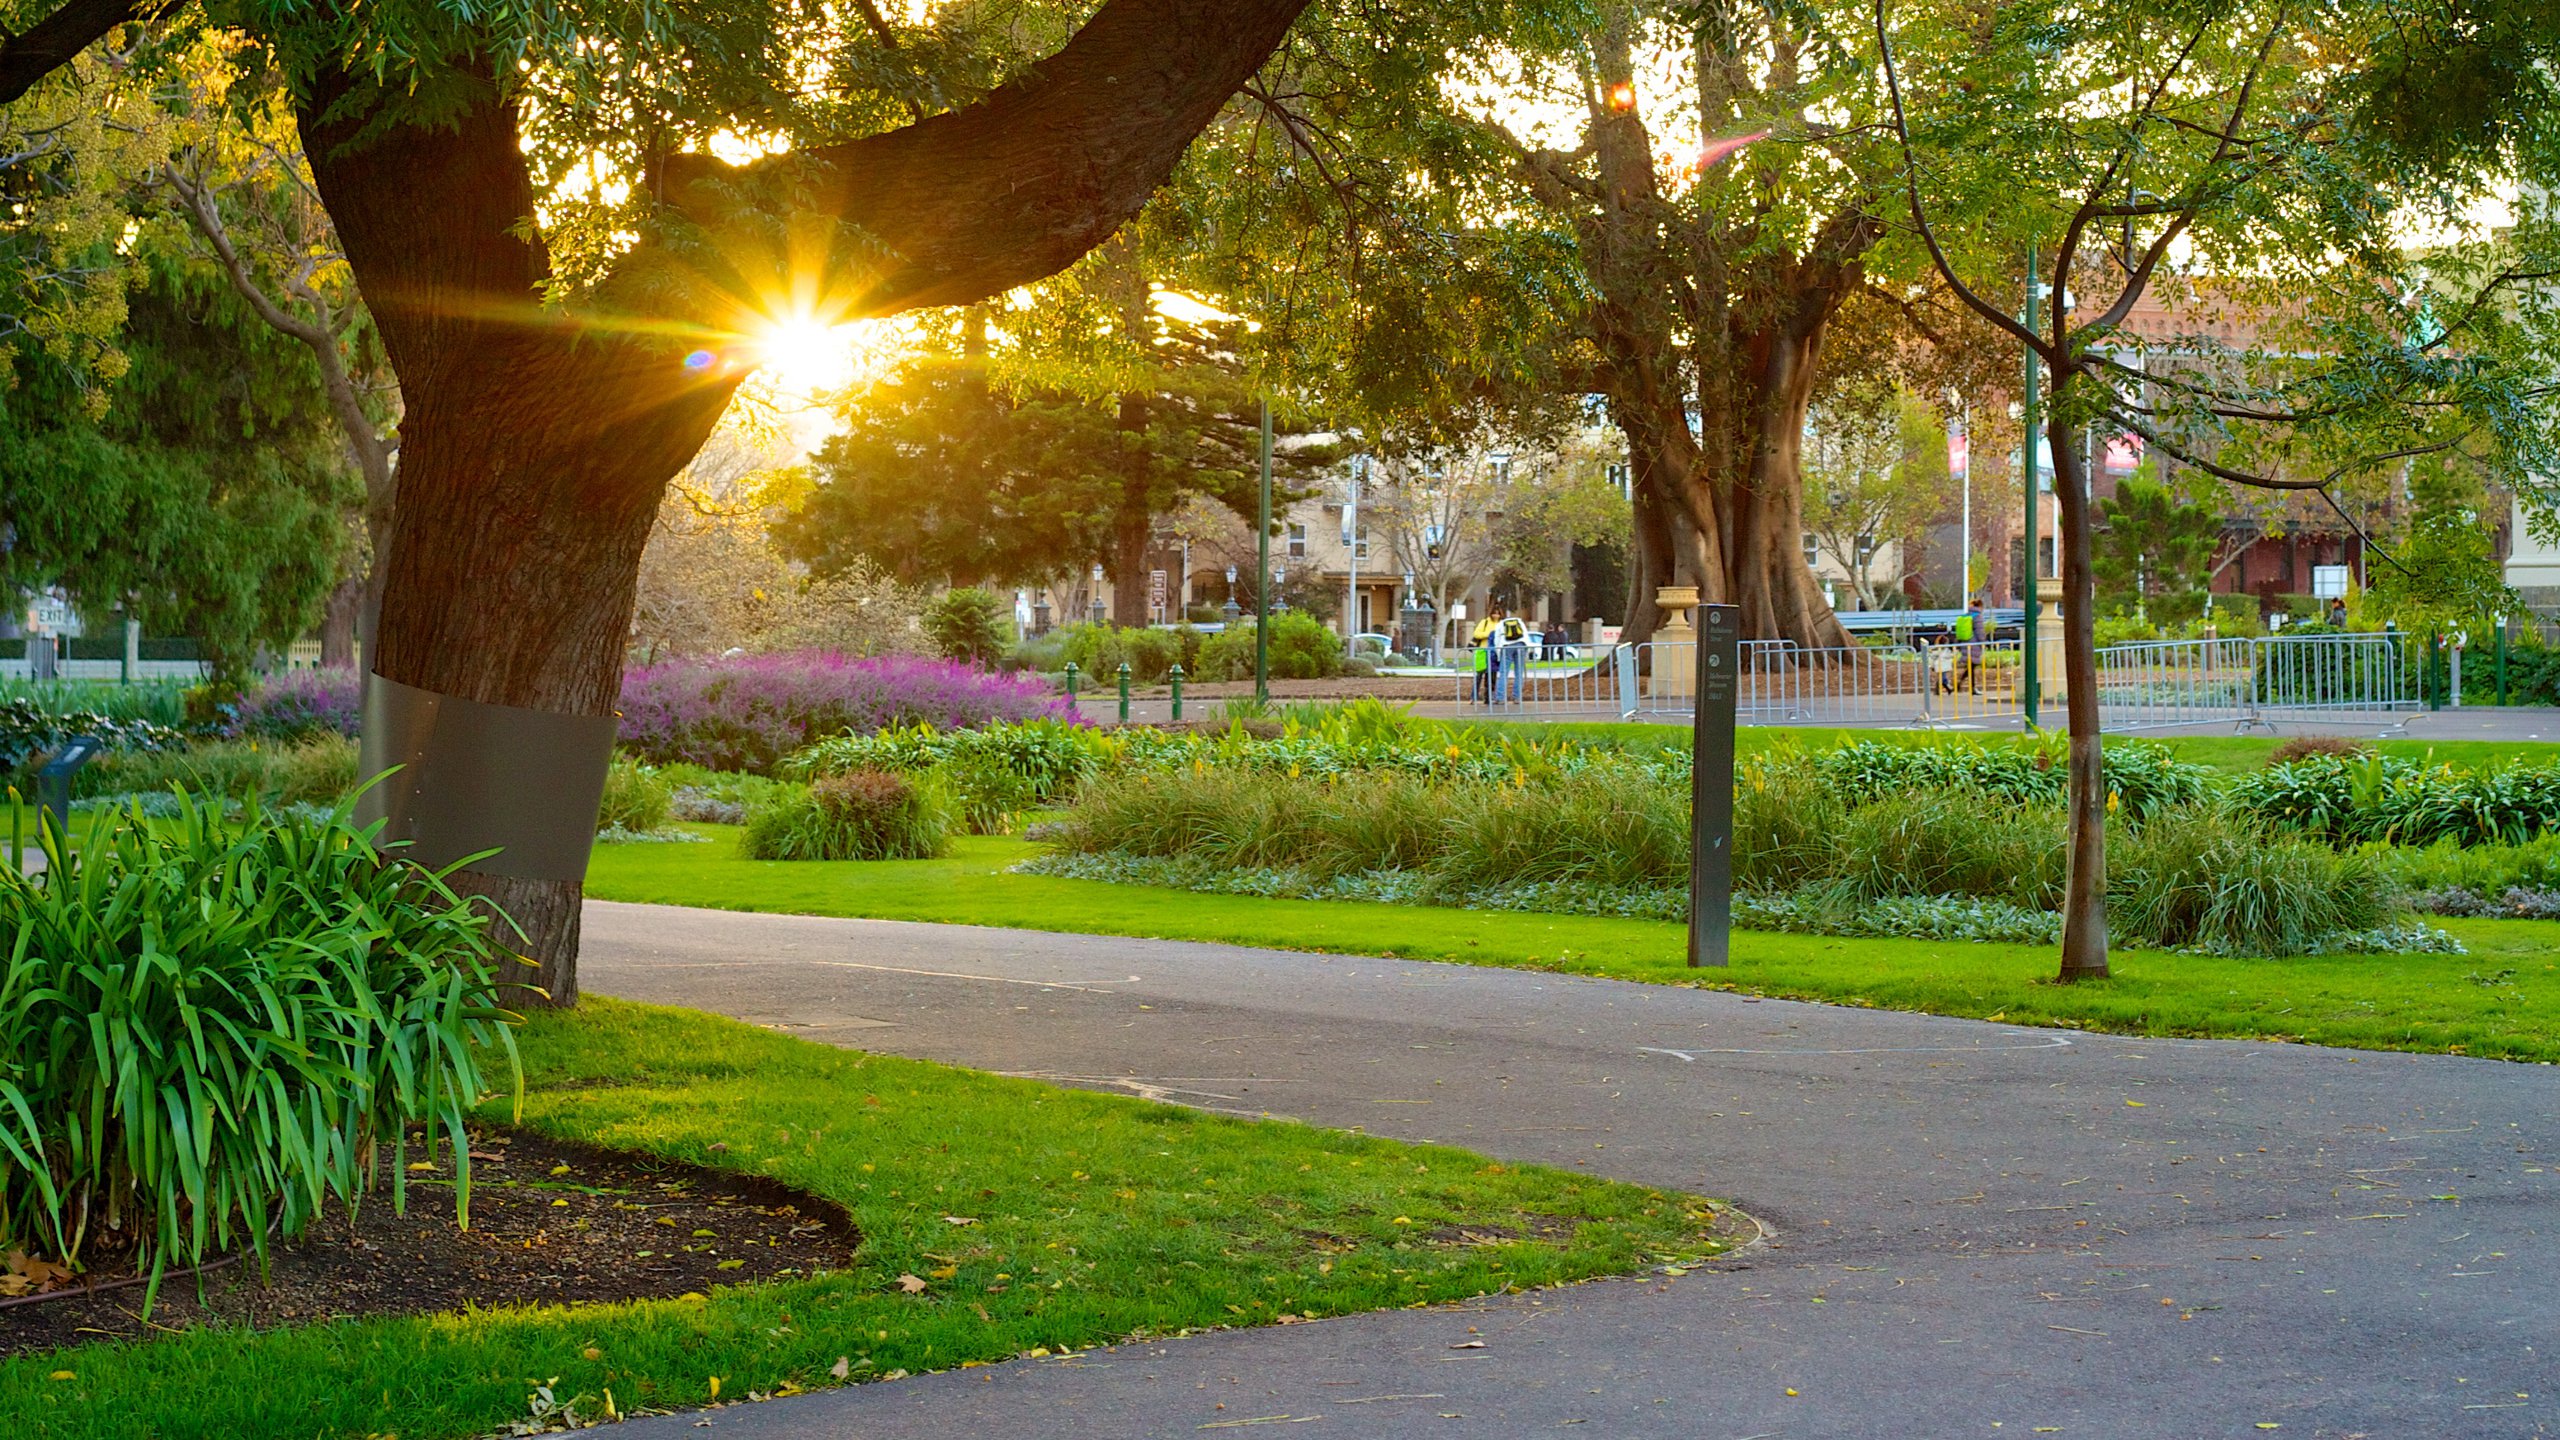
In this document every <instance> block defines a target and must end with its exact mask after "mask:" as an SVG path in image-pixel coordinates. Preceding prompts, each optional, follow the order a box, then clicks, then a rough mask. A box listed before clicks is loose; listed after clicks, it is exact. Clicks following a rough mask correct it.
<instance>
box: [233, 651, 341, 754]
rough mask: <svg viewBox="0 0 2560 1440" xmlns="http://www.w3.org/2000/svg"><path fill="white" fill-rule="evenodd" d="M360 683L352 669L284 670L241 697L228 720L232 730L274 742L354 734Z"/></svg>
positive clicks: (235, 733)
mask: <svg viewBox="0 0 2560 1440" xmlns="http://www.w3.org/2000/svg"><path fill="white" fill-rule="evenodd" d="M360 689H361V687H359V686H358V685H357V683H356V672H355V671H353V670H350V669H346V668H344V667H340V668H337V669H330V670H288V671H286V672H285V673H284V674H282V675H273V676H269V677H268V678H267V679H266V680H265V681H263V682H261V683H260V684H259V685H258V686H257V688H255V689H252V690H249V691H246V692H244V693H243V694H242V695H241V696H240V708H239V713H238V714H236V715H234V716H233V717H232V718H231V734H232V735H233V736H234V737H239V736H251V735H254V736H260V737H267V738H273V739H277V740H299V739H302V738H303V737H305V736H309V735H353V734H355V733H356V724H357V721H358V720H359V719H360V718H362V711H363V702H362V697H361V693H360Z"/></svg>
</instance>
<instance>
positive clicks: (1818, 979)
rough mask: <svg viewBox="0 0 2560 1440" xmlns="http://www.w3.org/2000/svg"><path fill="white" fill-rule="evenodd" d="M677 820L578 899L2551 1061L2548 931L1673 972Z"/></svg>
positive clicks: (1587, 921) (1641, 958)
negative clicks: (2104, 965) (2422, 950)
mask: <svg viewBox="0 0 2560 1440" xmlns="http://www.w3.org/2000/svg"><path fill="white" fill-rule="evenodd" d="M688 828H693V829H695V830H697V831H698V832H699V833H702V834H706V835H711V836H714V837H715V843H714V844H711V845H670V844H641V845H606V846H599V847H598V848H597V851H596V857H595V863H594V866H593V868H592V869H591V870H590V871H589V873H588V878H587V893H588V894H590V895H593V896H596V897H598V898H600V899H606V900H634V901H644V902H651V903H658V904H668V905H699V906H704V907H708V908H712V909H726V910H767V911H777V912H783V913H789V914H800V915H847V916H860V917H867V918H873V919H886V920H932V921H945V922H951V923H956V924H965V925H996V926H1005V927H1010V928H1015V929H1025V930H1060V931H1070V932H1076V933H1082V934H1098V935H1140V936H1150V937H1156V938H1161V939H1169V940H1219V941H1227V942H1231V943H1234V944H1241V945H1259V946H1269V947H1271V948H1274V949H1284V950H1321V951H1329V952H1336V953H1343V954H1357V955H1400V956H1406V957H1409V958H1414V959H1423V960H1458V961H1464V962H1466V963H1469V964H1476V965H1509V966H1520V967H1526V968H1531V969H1540V970H1557V971H1564V972H1569V973H1573V974H1581V975H1605V976H1611V977H1615V978H1617V979H1622V980H1646V981H1654V982H1660V983H1670V984H1706V985H1711V986H1714V987H1716V988H1720V989H1732V990H1741V991H1745V992H1748V993H1751V994H1758V995H1773V996H1786V997H1792V998H1797V999H1806V1000H1827V1001H1835V1002H1838V1003H1842V1004H1849V1005H1869V1006H1877V1007H1882V1008H1886V1009H1895V1010H1922V1011H1928V1012H1931V1013H1934V1014H1939V1015H1965V1016H1974V1017H1978V1018H1983V1019H1992V1018H2000V1019H2007V1020H2014V1021H2017V1022H2019V1023H2022V1024H2036V1025H2070V1026H2085V1027H2088V1028H2091V1029H2099V1030H2112V1031H2119V1032H2122V1033H2126V1034H2135V1035H2198V1036H2231V1037H2263V1038H2270V1039H2298V1040H2310V1041H2317V1042H2319V1043H2322V1044H2329V1045H2350V1046H2357V1047H2361V1048H2365V1049H2378V1050H2428V1051H2450V1052H2453V1053H2456V1054H2466V1055H2481V1056H2494V1057H2499V1058H2504V1059H2514V1060H2560V921H2539V920H2448V921H2443V922H2440V923H2442V924H2443V925H2444V927H2445V928H2446V929H2447V930H2450V931H2452V932H2453V933H2454V934H2455V935H2457V936H2459V937H2461V939H2462V941H2463V943H2464V944H2465V945H2467V946H2469V947H2470V948H2471V950H2472V952H2473V953H2471V954H2469V955H2388V956H2377V955H2339V956H2315V957H2307V958H2302V959H2292V960H2237V959H2224V958H2220V957H2214V956H2204V955H2174V954H2167V953H2163V952H2160V951H2143V950H2119V951H2117V952H2115V955H2114V959H2113V969H2114V978H2112V979H2110V980H2107V981H2104V982H2099V983H2083V984H2079V985H2057V984H2054V983H2052V981H2051V976H2052V975H2053V972H2054V968H2055V963H2056V961H2055V956H2054V952H2053V951H2051V950H2049V949H2047V948H2045V947H2042V946H2033V945H1982V944H1972V943H1966V942H1961V941H1935V940H1875V939H1835V938H1831V937H1827V936H1818V935H1773V934H1764V933H1759V932H1743V933H1740V934H1737V935H1736V936H1735V937H1734V944H1733V965H1732V968H1731V969H1729V970H1727V971H1724V972H1722V973H1717V972H1712V971H1709V972H1694V971H1691V970H1689V969H1688V968H1686V966H1685V965H1684V964H1683V956H1684V954H1685V951H1684V949H1683V934H1682V931H1681V928H1680V927H1679V926H1677V925H1669V924H1664V923H1662V922H1659V921H1651V920H1612V919H1601V918H1596V917H1590V916H1579V915H1523V914H1517V913H1512V912H1504V911H1474V910H1445V909H1434V908H1428V907H1422V906H1409V905H1369V904H1354V903H1346V902H1338V901H1316V900H1264V899H1256V898H1252V897H1246V896H1229V895H1195V894H1191V893H1188V892H1184V891H1176V890H1159V889H1152V888H1149V887H1145V886H1136V885H1110V884H1104V883H1102V882H1099V881H1092V880H1061V879H1054V878H1051V877H1048V876H1041V875H1011V874H1007V873H1005V867H1006V866H1008V865H1010V864H1012V863H1013V862H1014V861H1016V860H1018V859H1022V858H1024V857H1025V856H1028V855H1030V854H1032V853H1034V851H1035V847H1033V846H1031V845H1030V844H1028V843H1026V842H1024V841H1021V840H1015V839H995V838H972V839H963V840H960V841H958V842H956V843H955V844H954V846H953V851H952V854H951V855H950V856H949V857H948V858H946V859H942V860H913V861H887V862H871V863H864V862H853V861H846V862H813V861H756V860H742V859H740V858H738V855H737V847H736V836H737V832H736V831H735V830H734V829H728V828H725V827H719V826H698V827H688ZM1702 977H1703V978H1702Z"/></svg>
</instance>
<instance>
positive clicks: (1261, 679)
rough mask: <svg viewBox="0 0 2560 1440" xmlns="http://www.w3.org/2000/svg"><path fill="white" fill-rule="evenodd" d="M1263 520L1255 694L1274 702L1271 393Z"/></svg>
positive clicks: (1257, 544) (1257, 536) (1257, 537)
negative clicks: (1272, 694) (1272, 693)
mask: <svg viewBox="0 0 2560 1440" xmlns="http://www.w3.org/2000/svg"><path fill="white" fill-rule="evenodd" d="M1258 513H1259V516H1260V520H1261V523H1260V524H1258V525H1256V526H1254V527H1253V548H1254V560H1255V570H1254V574H1255V580H1254V585H1253V698H1254V700H1255V702H1256V703H1257V704H1263V705H1268V704H1270V703H1271V397H1270V396H1269V395H1265V396H1263V397H1262V503H1261V506H1260V508H1259V512H1258Z"/></svg>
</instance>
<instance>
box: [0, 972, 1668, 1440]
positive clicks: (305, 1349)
mask: <svg viewBox="0 0 2560 1440" xmlns="http://www.w3.org/2000/svg"><path fill="white" fill-rule="evenodd" d="M523 1047H524V1056H525V1061H526V1069H527V1084H528V1090H529V1094H528V1096H527V1101H526V1107H525V1108H526V1117H527V1121H528V1123H529V1124H530V1125H531V1126H532V1127H533V1128H535V1129H537V1130H540V1131H543V1132H545V1133H548V1134H553V1135H558V1136H563V1137H570V1138H575V1139H579V1140H584V1141H588V1142H591V1143H597V1144H603V1145H608V1146H616V1147H623V1148H630V1149H638V1150H646V1151H649V1152H651V1153H654V1154H660V1155H668V1156H673V1157H677V1158H680V1159H686V1160H691V1161H695V1162H697V1163H704V1164H719V1165H726V1166H730V1167H734V1168H738V1169H743V1170H750V1171H755V1172H759V1173H763V1174H767V1175H771V1176H774V1177H776V1178H779V1179H781V1180H785V1181H788V1182H790V1183H792V1184H795V1185H799V1186H802V1187H805V1188H807V1189H809V1190H813V1191H816V1192H818V1193H820V1194H823V1195H827V1196H829V1197H832V1198H834V1199H836V1200H838V1201H841V1202H843V1203H844V1204H845V1205H846V1206H848V1207H850V1208H851V1210H852V1211H853V1213H854V1216H855V1218H856V1220H857V1221H858V1223H859V1224H860V1226H861V1229H862V1235H863V1239H862V1246H861V1249H860V1252H859V1254H858V1257H857V1262H856V1264H855V1265H854V1267H853V1268H852V1269H850V1270H848V1271H844V1272H839V1273H835V1274H829V1275H823V1276H818V1277H815V1278H810V1279H805V1280H795V1281H785V1282H778V1283H774V1284H768V1285H759V1286H740V1287H736V1288H722V1289H715V1290H713V1291H712V1292H711V1293H710V1294H709V1295H707V1296H705V1295H692V1296H688V1297H685V1298H683V1299H677V1300H664V1301H648V1302H640V1303H634V1304H624V1305H589V1306H578V1307H558V1306H552V1307H545V1308H526V1309H515V1310H494V1311H480V1312H472V1313H467V1314H447V1315H437V1316H418V1317H409V1318H399V1319H376V1320H361V1321H350V1322H341V1323H337V1324H331V1325H318V1326H312V1327H308V1328H302V1329H290V1330H279V1331H270V1332H265V1333H256V1332H251V1331H248V1330H245V1329H222V1330H205V1331H195V1332H189V1333H185V1334H179V1335H172V1336H168V1337H164V1338H162V1339H159V1340H156V1341H152V1342H150V1343H145V1344H128V1343H102V1344H99V1345H94V1346H87V1347H82V1348H78V1349H73V1350H67V1351H58V1352H55V1353H53V1354H51V1355H34V1356H22V1357H19V1358H16V1359H12V1360H7V1361H0V1415H7V1416H9V1417H11V1419H12V1421H13V1422H14V1424H15V1428H16V1431H17V1433H19V1434H34V1435H44V1436H65V1437H71V1436H76V1437H80V1440H112V1437H127V1436H130V1437H146V1436H149V1437H166V1436H199V1435H201V1436H223V1437H278V1440H282V1437H295V1440H302V1437H312V1436H389V1435H392V1434H395V1433H396V1434H397V1435H398V1436H399V1437H402V1440H442V1437H459V1436H470V1435H481V1434H487V1433H489V1432H491V1431H497V1430H502V1429H503V1427H505V1426H506V1425H507V1424H508V1423H509V1422H510V1421H513V1420H518V1419H522V1418H524V1417H525V1416H526V1415H527V1413H528V1400H529V1397H530V1396H531V1395H532V1394H533V1392H534V1390H535V1388H536V1387H537V1386H540V1385H543V1384H545V1383H549V1384H551V1385H552V1390H553V1395H554V1396H555V1397H556V1399H557V1400H558V1401H559V1402H562V1403H574V1405H575V1408H576V1410H577V1412H578V1414H579V1415H581V1416H584V1417H587V1418H590V1419H593V1418H601V1417H603V1416H604V1415H605V1414H606V1400H605V1397H606V1393H607V1392H608V1391H610V1392H611V1394H612V1397H613V1405H614V1407H615V1408H616V1409H618V1410H619V1411H620V1412H622V1413H630V1412H632V1411H633V1410H635V1409H673V1408H680V1407H687V1406H696V1405H701V1404H703V1403H705V1402H707V1401H708V1400H710V1399H711V1398H712V1395H713V1393H714V1387H715V1385H716V1386H717V1393H718V1394H719V1395H720V1396H722V1397H724V1398H738V1397H744V1396H746V1395H748V1394H749V1393H751V1392H755V1393H774V1392H777V1391H782V1392H787V1391H789V1390H791V1389H793V1388H795V1387H817V1386H823V1385H828V1384H832V1383H834V1379H833V1376H832V1374H831V1372H832V1371H833V1369H834V1367H835V1366H836V1365H837V1363H838V1362H839V1361H840V1360H841V1361H843V1362H844V1364H845V1368H846V1372H847V1374H848V1375H849V1376H850V1377H851V1378H853V1379H856V1380H860V1379H872V1378H879V1377H882V1376H886V1375H891V1374H894V1373H896V1372H899V1371H920V1370H927V1369H942V1368H947V1367H952V1366H959V1365H970V1364H978V1363H982V1362H987V1361H993V1360H1000V1359H1004V1358H1007V1357H1011V1356H1016V1355H1021V1354H1024V1353H1026V1352H1028V1353H1034V1354H1036V1353H1038V1352H1039V1351H1040V1350H1042V1349H1046V1350H1049V1351H1052V1352H1054V1351H1057V1350H1059V1349H1061V1348H1065V1347H1072V1348H1075V1349H1083V1348H1085V1347H1087V1346H1091V1345H1098V1344H1102V1343H1105V1342H1109V1341H1115V1340H1120V1339H1123V1338H1126V1337H1128V1336H1131V1335H1133V1334H1141V1333H1148V1334H1163V1333H1171V1332H1176V1331H1180V1330H1184V1329H1192V1328H1201V1327H1208V1326H1220V1325H1235V1324H1248V1323H1256V1322H1268V1321H1272V1320H1275V1319H1279V1318H1281V1317H1284V1316H1290V1315H1336V1314H1342V1313H1345V1312H1349V1311H1357V1310H1369V1309H1377V1308H1380V1307H1386V1306H1398V1305H1411V1304H1417V1303H1421V1302H1425V1301H1435V1300H1448V1299H1454V1298H1458V1297H1462V1296H1469V1295H1476V1294H1481V1293H1485V1292H1488V1291H1497V1290H1502V1289H1505V1288H1509V1287H1526V1286H1537V1285H1547V1284H1553V1283H1557V1282H1560V1281H1567V1280H1575V1279H1582V1278H1586V1277H1590V1276H1595V1275H1603V1274H1611V1273H1623V1272H1627V1271H1631V1270H1636V1269H1640V1268H1642V1267H1644V1266H1645V1265H1647V1264H1649V1263H1652V1262H1654V1261H1657V1260H1673V1259H1679V1258H1686V1257H1692V1256H1697V1255H1701V1254H1704V1253H1707V1252H1708V1251H1710V1250H1711V1249H1713V1248H1715V1244H1716V1242H1714V1241H1713V1240H1711V1239H1710V1238H1709V1237H1708V1236H1707V1233H1706V1232H1707V1227H1708V1225H1709V1223H1710V1221H1711V1218H1712V1217H1711V1215H1710V1212H1709V1211H1708V1209H1707V1207H1706V1203H1705V1202H1703V1201H1700V1200H1697V1199H1695V1198H1694V1197H1689V1196H1681V1195H1673V1194H1669V1193H1665V1192H1662V1191H1657V1190H1650V1189H1646V1188H1644V1187H1642V1186H1636V1185H1628V1184H1623V1183H1620V1182H1617V1181H1610V1180H1601V1179H1595V1178H1592V1177H1589V1176H1580V1175H1570V1174H1566V1173H1564V1172H1561V1171H1556V1170H1549V1169H1544V1168H1541V1167H1537V1166H1514V1165H1501V1164H1495V1163H1493V1162H1491V1161H1488V1160H1486V1159H1485V1158H1483V1157H1482V1156H1479V1155H1474V1154H1471V1153H1469V1152H1466V1151H1463V1150H1456V1149H1451V1148H1448V1147H1444V1146H1429V1145H1405V1144H1398V1143H1394V1142H1390V1141H1384V1140H1376V1139H1371V1138H1367V1137H1363V1136H1357V1135H1349V1134H1345V1133H1342V1132H1339V1131H1329V1130H1319V1129H1316V1128H1313V1127H1310V1126H1305V1125H1299V1124H1295V1123H1291V1122H1284V1121H1265V1122H1258V1123H1257V1122H1252V1121H1243V1120H1231V1119H1225V1118H1221V1117H1217V1116H1211V1115H1204V1114H1200V1113H1197V1112H1194V1111H1190V1110H1184V1109H1180V1108H1177V1107H1174V1106H1168V1105H1153V1104H1147V1103H1145V1102H1141V1101H1135V1100H1130V1099H1126V1098H1123V1097H1118V1096H1109V1095H1098V1094H1090V1093H1086V1092H1082V1091H1070V1090H1059V1089H1054V1088H1051V1087H1049V1086H1044V1085H1035V1084H1031V1083H1028V1082H1025V1081H1017V1080H1006V1079H1002V1078H1000V1077H996V1076H991V1075H985V1074H981V1073H978V1072H974V1071H968V1070H960V1069H954V1068H951V1067H948V1066H941V1065H932V1064H927V1063H924V1062H921V1061H913V1060H901V1059H895V1058H890V1057H884V1056H876V1055H866V1054H862V1053H860V1052H855V1051H845V1050H839V1049H836V1048H834V1047H831V1046H825V1045H817V1044H813V1043H810V1042H807V1041H802V1040H795V1039H791V1038H787V1037H784V1036H780V1035H776V1034H773V1033H771V1032H768V1031H764V1030H760V1029H756V1028H754V1027H751V1026H747V1025H742V1024H737V1023H734V1022H730V1021H726V1020H720V1019H716V1018H714V1017H711V1016H707V1015H700V1014H696V1013H693V1012H690V1011H684V1010H668V1009H660V1008H656V1007H650V1006H640V1005H631V1004H624V1003H619V1002H616V1001H612V1000H606V999H591V1000H589V1001H587V1002H586V1003H585V1004H584V1005H582V1006H581V1007H580V1008H579V1009H578V1010H577V1011H576V1012H574V1013H571V1014H566V1015H540V1016H537V1017H535V1018H534V1019H533V1020H532V1021H531V1022H530V1024H529V1025H528V1026H527V1027H526V1029H525V1031H524V1034H523ZM715 1146H719V1147H725V1148H724V1149H719V1150H715V1149H714V1147H715ZM950 1217H959V1219H961V1220H965V1221H967V1222H968V1223H966V1224H960V1223H955V1221H954V1220H953V1219H952V1218H950ZM1461 1227H1463V1228H1465V1229H1467V1230H1469V1231H1471V1232H1473V1233H1472V1234H1470V1235H1468V1236H1465V1237H1460V1236H1459V1235H1458V1234H1457V1232H1458V1230H1459V1229H1460V1228H1461ZM1505 1235H1510V1236H1517V1237H1522V1238H1516V1239H1501V1238H1499V1237H1501V1236H1505ZM1541 1235H1542V1236H1549V1237H1552V1238H1547V1239H1538V1238H1528V1237H1531V1236H1541ZM904 1277H913V1278H914V1279H915V1280H918V1281H921V1282H922V1285H923V1288H922V1291H921V1293H908V1287H907V1286H906V1285H904V1284H902V1279H903V1278H904Z"/></svg>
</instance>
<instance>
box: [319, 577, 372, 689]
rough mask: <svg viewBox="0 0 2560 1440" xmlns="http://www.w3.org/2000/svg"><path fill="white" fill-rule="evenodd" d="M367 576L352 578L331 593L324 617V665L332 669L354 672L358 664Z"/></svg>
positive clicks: (322, 658)
mask: <svg viewBox="0 0 2560 1440" xmlns="http://www.w3.org/2000/svg"><path fill="white" fill-rule="evenodd" d="M364 592H365V577H363V576H362V575H350V576H348V577H347V578H346V579H344V580H341V581H339V582H338V586H337V588H336V589H334V590H331V591H330V592H329V608H328V609H327V610H325V611H323V612H321V616H320V663H321V664H322V665H323V666H325V667H327V668H329V669H332V670H340V669H344V670H352V669H354V668H355V663H356V619H357V616H358V613H359V612H361V611H362V610H363V609H364Z"/></svg>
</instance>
